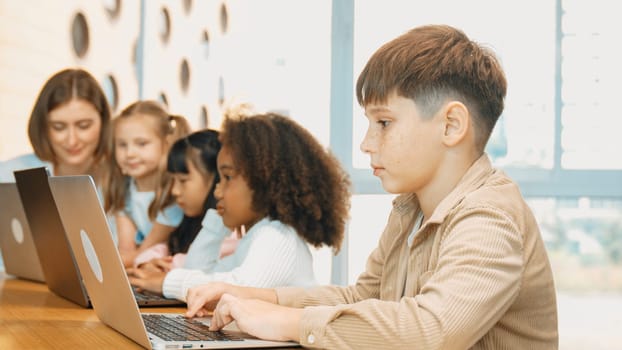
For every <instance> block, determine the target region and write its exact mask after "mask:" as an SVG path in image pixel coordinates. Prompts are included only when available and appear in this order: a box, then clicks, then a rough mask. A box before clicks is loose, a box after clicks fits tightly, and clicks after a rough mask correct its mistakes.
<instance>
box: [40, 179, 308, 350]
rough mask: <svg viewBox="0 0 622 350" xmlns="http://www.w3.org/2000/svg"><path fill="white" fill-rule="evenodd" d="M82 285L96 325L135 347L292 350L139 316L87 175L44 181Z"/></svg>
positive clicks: (173, 319) (191, 323)
mask: <svg viewBox="0 0 622 350" xmlns="http://www.w3.org/2000/svg"><path fill="white" fill-rule="evenodd" d="M49 184H50V187H51V190H52V193H53V194H54V197H55V198H56V200H57V203H58V209H59V212H60V215H61V217H62V218H63V222H64V224H65V228H66V231H65V232H66V234H67V238H68V239H69V242H70V244H71V248H72V250H73V253H74V255H75V257H76V261H77V263H78V266H79V267H80V271H82V276H83V278H84V283H85V285H86V288H87V290H88V292H89V295H90V296H91V301H92V302H93V309H94V310H95V313H96V314H97V316H98V317H99V319H100V320H101V321H102V322H103V323H105V324H106V325H108V326H110V327H112V328H114V329H115V330H117V331H118V332H120V333H122V334H123V335H125V336H126V337H128V338H130V339H132V340H133V341H135V342H136V343H138V344H140V345H142V346H144V347H146V348H154V349H226V348H236V349H240V348H262V347H263V348H275V347H296V346H298V344H297V343H294V342H273V341H264V340H260V339H257V338H254V337H251V336H250V335H247V334H244V333H241V332H236V331H234V330H233V331H222V332H211V331H209V330H208V325H209V318H196V319H191V320H189V319H186V318H184V317H183V316H182V315H180V314H156V313H143V314H141V313H140V311H139V309H138V307H137V305H136V302H135V300H134V297H133V296H132V288H131V286H130V283H129V280H128V278H127V275H126V273H125V270H124V269H123V264H122V262H121V258H120V256H119V253H118V250H117V248H116V247H115V245H114V241H113V240H112V237H111V235H110V232H109V229H108V225H107V222H106V217H105V215H104V211H103V209H102V207H101V204H100V202H99V200H98V199H97V193H96V188H95V184H94V182H93V180H92V178H91V177H90V176H88V175H82V176H59V177H52V178H50V179H49Z"/></svg>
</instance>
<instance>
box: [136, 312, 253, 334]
mask: <svg viewBox="0 0 622 350" xmlns="http://www.w3.org/2000/svg"><path fill="white" fill-rule="evenodd" d="M142 317H143V320H144V322H145V326H146V327H147V331H149V332H150V333H152V334H154V335H157V336H158V337H160V338H162V339H164V340H169V341H217V340H218V341H242V340H244V339H242V338H240V337H237V336H234V335H232V334H230V333H228V332H227V331H216V332H215V331H210V330H209V327H208V326H206V325H205V324H203V323H200V322H198V321H193V320H192V319H188V318H185V317H183V316H181V315H174V316H171V315H168V316H167V315H159V314H142Z"/></svg>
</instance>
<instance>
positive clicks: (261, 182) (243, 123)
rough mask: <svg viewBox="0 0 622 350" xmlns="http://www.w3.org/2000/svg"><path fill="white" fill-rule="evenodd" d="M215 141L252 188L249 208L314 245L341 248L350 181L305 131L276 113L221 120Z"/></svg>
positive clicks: (336, 249)
mask: <svg viewBox="0 0 622 350" xmlns="http://www.w3.org/2000/svg"><path fill="white" fill-rule="evenodd" d="M220 139H221V142H222V145H223V147H227V148H228V149H230V150H231V154H232V157H233V160H234V162H235V164H236V167H237V168H238V169H239V171H240V174H241V175H242V176H243V177H244V178H245V179H246V181H247V183H248V186H249V187H250V188H251V189H252V190H253V199H252V205H253V210H255V211H256V212H258V213H261V214H262V215H266V216H268V217H269V218H270V219H272V220H279V221H281V222H283V223H284V224H287V225H290V226H292V227H293V228H294V229H295V230H296V231H297V232H298V234H299V235H300V236H301V237H302V238H303V239H305V240H306V241H307V242H309V243H310V244H312V245H313V246H315V247H320V246H321V245H322V244H326V245H328V246H331V247H333V251H334V252H335V253H336V252H338V251H339V249H340V247H341V242H342V240H343V236H344V231H345V224H346V220H347V219H348V212H349V209H350V179H349V177H348V174H347V173H346V172H345V171H344V170H343V168H342V167H341V165H340V163H339V161H338V160H337V158H335V156H333V155H332V154H331V153H330V152H329V151H327V150H326V149H325V148H324V147H323V146H322V145H321V144H320V143H319V142H318V141H317V140H316V139H315V138H314V137H313V135H311V133H309V131H307V130H306V129H305V128H303V127H302V126H300V125H299V124H297V123H296V122H295V121H293V120H292V119H290V118H287V117H285V116H282V115H279V114H276V113H267V114H255V115H251V116H240V115H236V116H231V115H229V116H226V118H225V119H224V121H223V126H222V131H221V134H220Z"/></svg>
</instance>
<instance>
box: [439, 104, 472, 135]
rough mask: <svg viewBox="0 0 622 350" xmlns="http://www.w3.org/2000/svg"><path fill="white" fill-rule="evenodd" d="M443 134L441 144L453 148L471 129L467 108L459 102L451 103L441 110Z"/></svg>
mask: <svg viewBox="0 0 622 350" xmlns="http://www.w3.org/2000/svg"><path fill="white" fill-rule="evenodd" d="M443 112H444V113H443V114H444V123H443V125H444V128H445V130H444V134H443V143H444V144H445V145H446V146H455V145H456V144H458V143H460V142H461V141H462V140H464V138H465V137H466V136H467V134H468V133H469V132H470V129H471V115H470V114H469V110H468V108H467V107H466V106H465V105H464V104H463V103H462V102H459V101H451V102H449V103H447V104H446V105H445V107H444V108H443Z"/></svg>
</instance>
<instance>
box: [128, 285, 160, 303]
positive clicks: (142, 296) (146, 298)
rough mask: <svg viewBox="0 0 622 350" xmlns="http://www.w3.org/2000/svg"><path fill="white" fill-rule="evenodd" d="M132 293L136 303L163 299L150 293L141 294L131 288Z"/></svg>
mask: <svg viewBox="0 0 622 350" xmlns="http://www.w3.org/2000/svg"><path fill="white" fill-rule="evenodd" d="M132 291H133V292H134V297H135V298H136V300H137V301H155V300H162V299H163V297H162V296H160V295H157V294H152V293H141V292H139V291H137V290H136V289H134V288H132Z"/></svg>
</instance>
